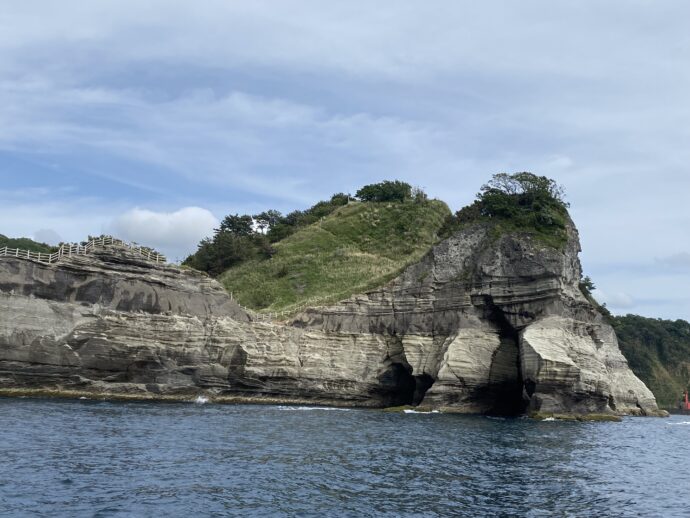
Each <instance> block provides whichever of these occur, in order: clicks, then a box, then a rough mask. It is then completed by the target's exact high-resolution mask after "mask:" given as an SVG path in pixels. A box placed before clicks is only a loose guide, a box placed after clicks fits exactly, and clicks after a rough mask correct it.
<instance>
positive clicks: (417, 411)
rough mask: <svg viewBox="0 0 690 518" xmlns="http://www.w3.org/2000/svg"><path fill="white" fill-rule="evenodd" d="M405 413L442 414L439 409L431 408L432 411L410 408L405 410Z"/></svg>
mask: <svg viewBox="0 0 690 518" xmlns="http://www.w3.org/2000/svg"><path fill="white" fill-rule="evenodd" d="M403 413H405V414H440V412H439V411H438V410H431V411H430V412H420V411H419V410H410V409H405V410H403Z"/></svg>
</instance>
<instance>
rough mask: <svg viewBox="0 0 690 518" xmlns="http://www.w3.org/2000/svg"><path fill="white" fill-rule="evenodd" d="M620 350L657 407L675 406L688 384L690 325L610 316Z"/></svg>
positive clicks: (669, 321) (638, 317)
mask: <svg viewBox="0 0 690 518" xmlns="http://www.w3.org/2000/svg"><path fill="white" fill-rule="evenodd" d="M612 320H613V325H614V327H615V329H616V334H617V335H618V340H619V342H620V346H621V351H623V354H624V355H625V357H626V358H627V359H628V363H629V364H630V367H631V368H632V370H633V372H634V373H635V374H637V375H638V376H639V377H640V379H642V381H644V382H645V384H646V385H647V386H648V387H649V388H650V390H651V391H652V392H653V393H654V395H655V396H656V398H657V402H658V403H659V405H660V406H664V407H675V406H676V405H677V403H678V400H679V399H680V395H681V393H682V392H683V390H685V388H686V387H688V385H690V323H688V322H685V321H684V320H676V321H671V320H659V319H654V318H645V317H640V316H637V315H626V316H624V317H613V319H612Z"/></svg>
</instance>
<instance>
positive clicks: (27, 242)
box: [0, 234, 56, 253]
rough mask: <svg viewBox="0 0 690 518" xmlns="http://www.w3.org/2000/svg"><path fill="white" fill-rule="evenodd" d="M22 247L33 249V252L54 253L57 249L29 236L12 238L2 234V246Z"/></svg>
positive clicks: (0, 246)
mask: <svg viewBox="0 0 690 518" xmlns="http://www.w3.org/2000/svg"><path fill="white" fill-rule="evenodd" d="M4 247H8V248H21V249H22V250H31V251H32V252H42V253H52V252H54V251H55V250H56V248H55V247H52V246H50V245H47V244H45V243H39V242H37V241H34V240H33V239H29V238H28V237H17V238H11V237H7V236H5V235H3V234H0V248H4Z"/></svg>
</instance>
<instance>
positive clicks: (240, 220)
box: [182, 193, 354, 276]
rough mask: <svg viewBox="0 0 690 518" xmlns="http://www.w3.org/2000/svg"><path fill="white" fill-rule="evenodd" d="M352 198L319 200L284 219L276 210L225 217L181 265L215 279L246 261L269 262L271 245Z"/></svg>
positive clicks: (345, 203) (341, 196)
mask: <svg viewBox="0 0 690 518" xmlns="http://www.w3.org/2000/svg"><path fill="white" fill-rule="evenodd" d="M353 199H354V198H352V197H351V196H350V195H348V194H342V193H339V194H334V195H333V196H332V197H331V199H330V200H329V201H320V202H318V203H317V204H316V205H314V206H313V207H311V208H309V209H307V210H304V211H301V210H296V211H293V212H291V213H290V214H288V215H287V216H283V215H282V214H281V213H280V212H278V211H277V210H268V211H265V212H262V213H260V214H256V215H254V216H250V215H248V214H245V215H242V216H240V215H239V214H234V215H233V214H231V215H228V216H226V217H225V218H224V219H223V221H222V222H221V224H220V228H217V229H216V230H215V232H214V235H213V237H210V238H206V239H204V240H203V241H201V243H199V248H198V249H197V251H196V252H195V253H194V254H192V255H190V256H189V257H187V258H186V259H185V260H184V261H183V263H182V264H183V265H185V266H189V267H192V268H195V269H197V270H200V271H203V272H206V273H208V274H210V275H214V276H216V275H220V274H221V273H223V272H224V271H225V270H227V269H228V268H232V267H233V266H238V265H240V264H242V263H245V262H248V261H252V260H257V259H270V258H271V257H272V255H273V254H274V253H275V249H274V248H273V246H272V244H273V243H277V242H278V241H281V240H283V239H285V238H287V237H288V236H291V235H292V234H294V233H295V232H297V231H298V230H299V229H301V228H304V227H307V226H309V225H312V224H314V223H316V222H317V221H320V220H321V219H322V218H325V217H326V216H328V215H329V214H331V213H332V212H333V211H335V210H336V209H338V208H339V207H342V206H343V205H347V204H348V203H349V202H350V200H353Z"/></svg>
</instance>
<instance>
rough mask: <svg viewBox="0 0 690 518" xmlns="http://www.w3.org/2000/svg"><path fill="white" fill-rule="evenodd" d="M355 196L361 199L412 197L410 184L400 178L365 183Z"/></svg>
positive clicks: (379, 199)
mask: <svg viewBox="0 0 690 518" xmlns="http://www.w3.org/2000/svg"><path fill="white" fill-rule="evenodd" d="M356 196H357V198H359V199H360V200H362V201H374V202H382V201H407V200H411V199H412V186H411V185H410V184H409V183H405V182H401V181H400V180H394V181H390V180H385V181H383V182H381V183H372V184H370V185H365V186H364V187H362V188H361V189H360V190H358V191H357V193H356Z"/></svg>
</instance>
